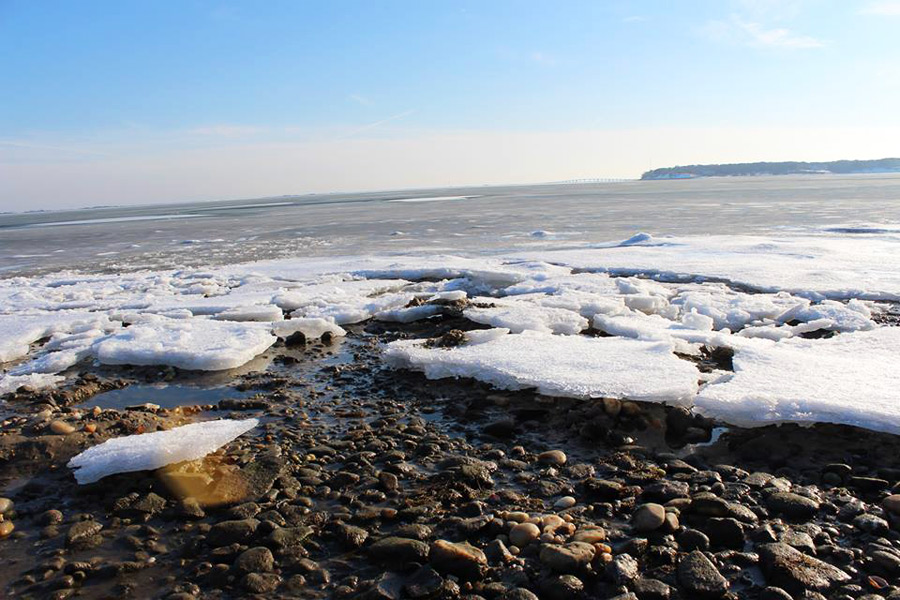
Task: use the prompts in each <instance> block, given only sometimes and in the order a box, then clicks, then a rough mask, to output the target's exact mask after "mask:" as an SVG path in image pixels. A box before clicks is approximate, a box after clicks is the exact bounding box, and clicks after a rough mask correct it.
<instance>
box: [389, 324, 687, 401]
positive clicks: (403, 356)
mask: <svg viewBox="0 0 900 600" xmlns="http://www.w3.org/2000/svg"><path fill="white" fill-rule="evenodd" d="M479 341H480V340H479ZM386 359H387V361H388V363H389V364H391V365H393V366H395V367H407V368H412V369H416V370H419V371H422V372H424V373H425V376H426V377H428V378H429V379H440V378H443V377H472V378H474V379H478V380H479V381H484V382H486V383H490V384H492V385H494V386H496V387H498V388H502V389H510V390H515V389H524V388H532V387H533V388H537V389H538V391H539V392H540V393H542V394H546V395H548V396H564V397H573V398H588V397H591V398H598V397H607V398H630V399H633V400H647V401H658V402H669V403H677V404H686V403H689V402H690V400H691V399H692V398H693V396H694V394H695V393H696V391H697V380H698V378H699V372H698V371H697V368H696V367H695V366H694V365H693V364H692V363H689V362H687V361H684V360H681V359H679V358H677V357H676V356H675V355H674V354H672V345H671V344H670V343H667V342H647V341H641V340H632V339H623V338H591V337H586V336H580V335H553V334H550V333H546V332H539V331H525V332H523V333H521V334H509V335H499V336H497V337H494V338H488V340H487V341H482V343H478V344H466V345H463V346H458V347H456V348H451V349H447V348H428V347H425V346H424V345H423V343H422V342H420V341H416V340H401V341H398V342H393V343H391V344H389V345H388V349H387V351H386Z"/></svg>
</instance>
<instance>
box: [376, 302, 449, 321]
mask: <svg viewBox="0 0 900 600" xmlns="http://www.w3.org/2000/svg"><path fill="white" fill-rule="evenodd" d="M441 311H443V308H442V307H440V306H438V305H437V304H420V305H419V306H409V307H405V308H394V309H391V310H383V311H381V312H379V313H376V314H375V318H376V319H377V320H379V321H390V322H394V323H412V322H414V321H420V320H422V319H428V318H429V317H433V316H435V315H439V314H440V313H441Z"/></svg>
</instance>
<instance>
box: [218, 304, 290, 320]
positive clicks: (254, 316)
mask: <svg viewBox="0 0 900 600" xmlns="http://www.w3.org/2000/svg"><path fill="white" fill-rule="evenodd" d="M214 318H216V319H218V320H220V321H239V322H240V321H260V322H266V321H278V320H280V319H282V318H284V315H283V313H282V312H281V309H280V308H278V307H277V306H275V305H273V304H257V305H253V306H235V307H234V308H229V309H228V310H224V311H222V312H220V313H217V314H216V315H215V317H214Z"/></svg>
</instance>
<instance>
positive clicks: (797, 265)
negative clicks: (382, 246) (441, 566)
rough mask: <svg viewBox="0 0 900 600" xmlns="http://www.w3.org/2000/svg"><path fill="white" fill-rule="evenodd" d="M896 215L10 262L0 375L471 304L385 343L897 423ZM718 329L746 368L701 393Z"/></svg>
mask: <svg viewBox="0 0 900 600" xmlns="http://www.w3.org/2000/svg"><path fill="white" fill-rule="evenodd" d="M876 229H877V230H876ZM895 229H896V228H892V227H888V226H884V227H879V228H867V229H865V231H856V230H854V231H850V230H849V229H848V230H843V229H840V228H837V229H836V228H833V227H832V228H829V229H826V230H820V231H818V232H816V233H814V234H804V235H799V234H791V235H789V234H787V233H785V234H784V235H780V236H777V237H773V236H740V235H737V236H696V237H666V236H651V235H649V234H645V233H641V234H637V235H635V236H632V237H631V238H629V239H627V240H625V241H622V242H611V243H605V244H593V245H589V246H581V247H574V246H572V247H561V248H560V249H543V250H541V251H539V252H537V251H532V250H528V251H521V252H516V253H510V254H508V255H506V256H491V257H479V256H466V257H462V256H452V255H434V256H422V255H417V256H399V255H392V256H360V257H334V258H311V259H279V260H271V261H261V262H257V263H250V264H244V265H240V264H235V265H228V266H225V267H218V268H206V269H180V270H170V271H157V272H133V273H126V274H121V275H108V274H81V273H56V274H50V275H43V276H38V277H16V278H10V279H5V280H0V393H8V392H10V391H14V390H15V389H16V388H17V387H19V386H20V385H28V386H30V387H47V386H53V385H56V384H58V383H60V382H62V381H63V380H64V379H63V377H60V375H65V374H66V373H71V372H73V371H74V369H75V368H77V367H78V365H83V364H84V362H85V361H91V360H95V361H99V362H102V363H105V364H136V365H171V366H174V367H178V368H182V369H199V370H221V369H229V368H234V367H237V366H240V365H242V364H244V363H246V362H248V361H250V360H252V359H253V358H254V357H255V356H257V355H258V354H260V353H262V352H264V351H266V349H267V348H269V347H270V346H271V345H272V344H274V343H275V342H276V341H277V339H279V338H281V339H288V338H291V337H292V336H293V335H295V334H298V333H302V334H303V336H304V338H306V339H316V338H320V337H321V336H323V335H325V334H329V335H331V336H341V335H344V334H345V333H346V331H345V327H349V326H351V325H353V324H356V323H361V322H365V321H367V320H369V319H376V320H380V321H392V322H399V323H410V322H413V321H417V320H420V319H430V318H444V317H446V316H450V317H453V318H458V317H459V316H460V314H462V316H464V317H465V318H466V319H468V320H469V321H471V322H473V323H477V324H479V325H482V326H488V327H491V328H492V329H487V330H482V331H471V332H469V333H468V334H467V336H468V340H469V341H468V343H466V344H465V345H463V346H460V347H458V348H453V349H449V350H448V349H446V348H431V347H428V346H427V345H426V344H424V343H422V342H421V341H414V340H404V341H401V342H397V343H395V344H393V345H391V346H390V347H389V348H388V349H387V352H386V358H387V360H389V361H390V363H391V364H392V365H394V366H403V367H405V368H413V369H419V370H422V371H424V372H426V374H429V376H435V377H447V376H459V377H472V378H475V379H480V380H483V381H486V382H489V383H491V384H493V385H497V386H500V387H510V388H522V387H534V388H536V389H538V390H540V391H541V392H542V393H544V394H548V395H562V396H579V397H588V396H596V395H613V396H616V397H627V398H632V399H638V400H640V399H650V400H658V401H665V402H678V403H683V404H691V403H694V402H696V405H697V407H698V409H700V410H703V411H704V412H705V413H707V414H709V415H711V416H719V417H722V418H724V419H726V420H732V421H734V422H741V423H742V424H750V423H753V422H756V423H768V422H771V421H779V420H795V421H816V420H822V421H833V422H844V423H851V424H862V425H865V426H867V427H873V428H881V429H887V430H891V431H896V432H898V433H900V424H898V423H897V422H896V421H895V420H893V419H894V417H893V415H894V412H896V413H897V414H898V415H900V409H897V410H895V411H894V412H892V411H891V409H890V406H891V402H893V404H895V405H897V406H900V392H898V391H895V390H898V389H900V386H890V385H887V384H885V385H882V383H883V382H884V381H886V379H884V378H886V377H888V376H889V375H890V374H892V373H893V372H894V371H896V369H894V368H893V367H892V366H891V365H890V363H889V362H886V361H887V359H886V358H884V357H885V356H887V354H888V348H889V347H890V344H892V343H894V338H892V337H891V336H892V335H895V334H894V333H893V332H894V331H896V329H891V328H889V327H887V326H885V325H882V324H880V323H881V322H882V321H884V319H882V318H880V316H879V313H880V312H882V310H883V309H882V308H880V307H879V305H877V304H876V302H877V301H881V302H884V301H900V235H898V234H897V231H898V230H895ZM586 334H587V335H586ZM595 335H602V336H610V337H602V338H598V337H593V336H595ZM829 336H833V337H831V338H830V339H807V338H823V337H824V338H827V337H829ZM898 346H900V345H897V344H895V347H898ZM704 347H706V348H716V347H725V348H730V349H732V350H733V351H734V352H735V358H734V365H735V372H734V373H730V372H716V373H714V374H712V375H710V376H709V377H707V378H706V379H707V380H708V383H705V384H704V385H703V387H702V389H699V391H698V388H697V381H698V379H700V376H699V374H698V372H697V370H696V368H695V367H694V365H693V363H691V362H690V361H688V360H685V355H687V356H693V357H696V356H699V355H700V354H701V353H702V352H703V350H704ZM548 357H552V360H548ZM838 357H840V358H838ZM764 359H765V360H764ZM870 359H871V360H870ZM842 360H845V361H847V366H846V367H845V368H844V376H843V377H842V378H841V379H840V381H841V382H847V381H855V384H853V385H850V386H849V387H840V386H838V385H833V386H831V388H828V386H821V385H819V386H812V385H809V386H807V387H808V392H809V393H808V394H807V395H805V396H804V395H802V394H800V393H799V392H800V391H802V389H805V388H803V387H802V386H800V385H799V384H797V383H796V382H798V381H805V382H806V383H807V384H811V383H813V380H814V379H815V377H814V376H813V375H810V374H813V373H817V372H819V369H826V370H827V368H826V367H825V366H823V365H826V364H828V361H833V362H834V365H836V364H838V363H839V362H840V361H842ZM879 361H881V362H879ZM787 364H790V365H792V366H791V367H790V368H787V367H783V366H782V365H787ZM873 365H881V367H880V368H881V369H882V371H883V372H884V373H883V374H882V376H875V375H876V374H873V373H871V372H870V367H871V368H874V367H873ZM831 369H832V370H836V368H835V367H834V366H833V365H832V367H831ZM789 373H794V376H793V377H791V376H789ZM857 374H866V375H865V376H863V375H859V376H858V377H857ZM869 375H871V376H869ZM879 377H880V378H879ZM854 378H855V379H854ZM890 381H893V380H890ZM879 382H881V383H879ZM848 385H849V384H848ZM878 386H881V387H878ZM829 389H832V390H833V393H832V392H831V391H829ZM851 389H856V390H857V396H853V395H852V394H850V393H849V390H851ZM870 389H872V390H874V391H876V392H878V393H879V394H881V396H877V397H878V398H881V400H879V401H878V402H876V403H874V404H871V406H870V405H868V404H867V400H865V399H864V398H863V396H867V394H868V392H869V390H870ZM698 394H699V395H698ZM841 394H843V396H842V398H843V399H842V400H840V399H839V396H841ZM792 403H793V404H792ZM754 415H758V418H755V417H754ZM867 415H868V416H867ZM878 423H881V425H878Z"/></svg>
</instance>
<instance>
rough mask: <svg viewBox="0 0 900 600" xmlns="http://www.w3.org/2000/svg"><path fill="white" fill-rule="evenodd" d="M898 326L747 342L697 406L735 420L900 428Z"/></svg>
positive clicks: (703, 394) (887, 429) (755, 422)
mask: <svg viewBox="0 0 900 600" xmlns="http://www.w3.org/2000/svg"><path fill="white" fill-rule="evenodd" d="M898 350H900V327H881V328H879V329H875V330H873V331H860V332H855V333H845V334H841V335H837V336H835V337H833V338H830V339H789V340H784V341H782V342H778V343H772V344H767V345H761V346H747V347H744V348H741V349H739V350H737V352H736V353H735V355H734V368H735V373H734V375H733V376H731V377H729V378H728V379H727V380H726V381H724V382H719V383H715V384H711V385H707V386H706V387H705V388H704V389H703V390H701V391H700V394H699V396H698V397H697V400H696V406H697V408H698V409H699V410H700V411H701V412H703V413H706V414H709V415H711V416H715V417H718V418H721V419H724V420H725V421H727V422H729V423H733V424H736V425H760V424H766V423H779V422H826V423H843V424H847V425H858V426H860V427H866V428H868V429H875V430H878V431H888V432H892V433H900V410H898V408H900V396H898V392H900V364H898V362H897V353H898Z"/></svg>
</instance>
